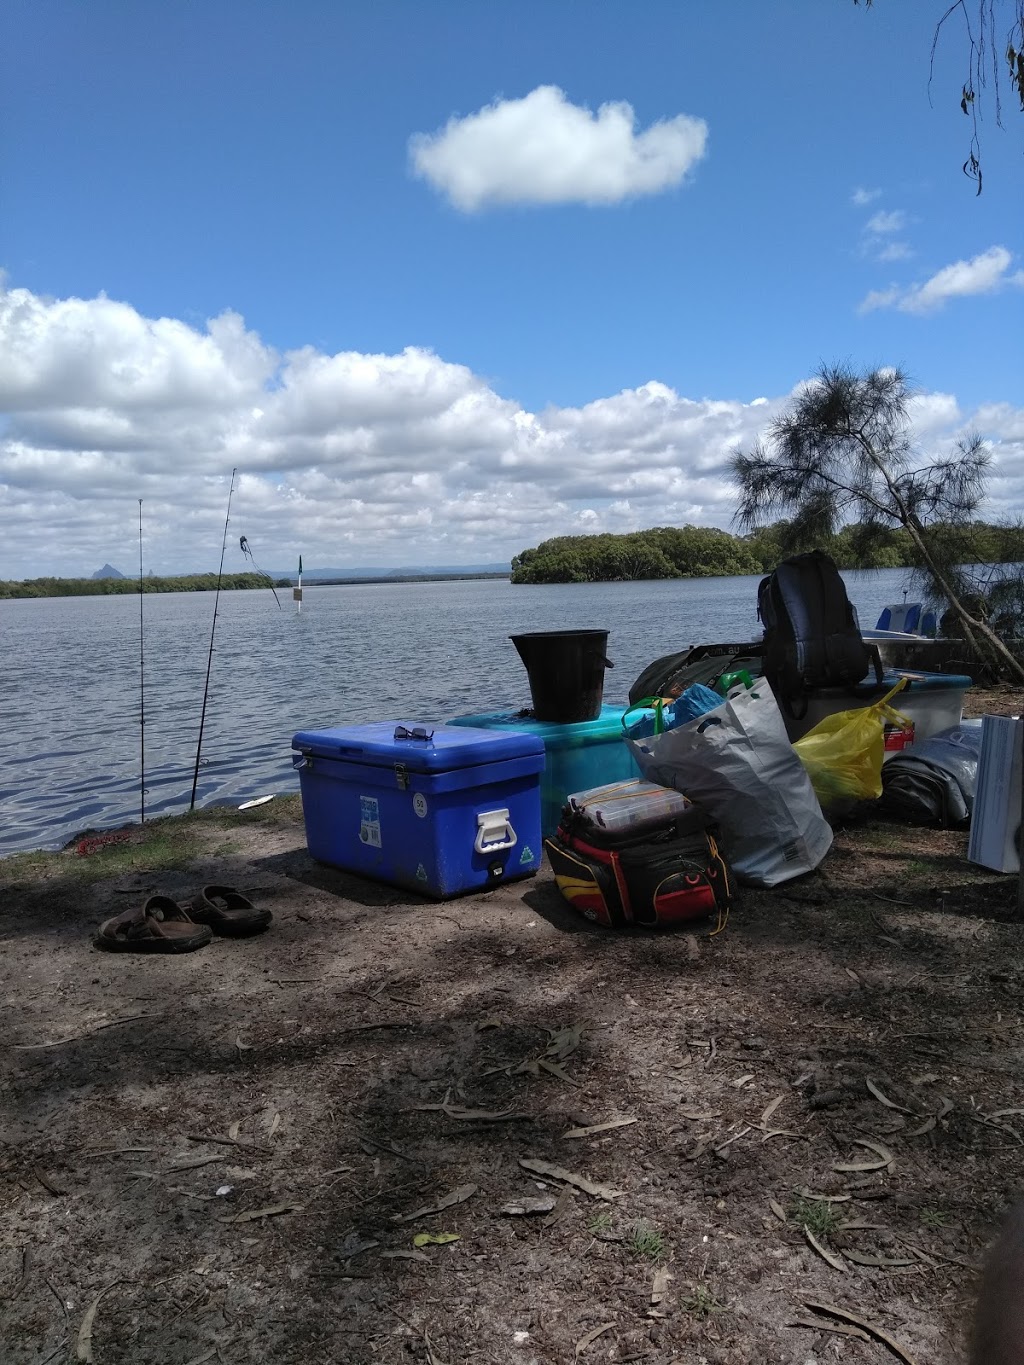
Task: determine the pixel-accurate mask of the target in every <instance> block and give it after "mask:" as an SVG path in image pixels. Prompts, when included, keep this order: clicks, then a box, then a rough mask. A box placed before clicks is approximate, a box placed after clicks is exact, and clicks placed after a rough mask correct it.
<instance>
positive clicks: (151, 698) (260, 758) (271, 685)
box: [0, 569, 908, 853]
mask: <svg viewBox="0 0 1024 1365" xmlns="http://www.w3.org/2000/svg"><path fill="white" fill-rule="evenodd" d="M843 577H844V578H845V579H846V582H847V587H848V589H849V592H850V597H851V599H852V600H853V602H854V604H855V605H856V607H857V609H858V613H859V615H860V620H861V623H862V624H863V625H864V626H865V627H867V626H873V625H874V623H875V621H876V620H877V618H878V613H879V612H880V610H881V608H882V607H883V606H884V605H885V603H887V602H898V601H901V600H902V590H903V588H904V587H905V586H908V577H907V575H906V574H905V573H904V571H902V570H893V569H887V570H880V571H865V572H858V573H845V574H844V575H843ZM757 584H758V579H757V578H709V579H677V580H671V581H664V582H653V583H594V584H573V585H551V586H543V587H512V585H511V584H510V583H508V582H506V581H502V580H483V581H472V582H454V583H411V584H408V583H402V584H397V583H396V584H366V585H355V586H343V587H342V586H339V587H329V588H328V587H324V588H315V587H314V588H309V587H307V589H306V591H305V601H304V602H303V607H302V612H301V614H300V613H297V612H296V610H295V606H294V604H293V603H292V602H291V601H290V600H287V599H288V594H286V592H279V596H280V598H281V609H280V610H279V609H278V607H277V605H276V604H275V602H274V598H273V595H272V594H271V593H270V592H269V591H268V592H230V593H222V594H221V598H220V608H219V615H218V619H217V629H216V638H215V648H214V655H213V668H212V673H211V680H210V692H209V700H208V704H207V714H206V726H205V731H204V735H203V747H202V765H201V767H200V771H199V786H198V790H197V797H196V800H197V804H200V805H206V804H209V803H211V802H228V801H230V802H241V801H244V800H246V799H247V798H249V797H253V796H261V795H265V794H268V793H270V792H275V793H285V792H294V791H297V790H298V778H297V776H296V775H295V774H294V773H293V771H292V767H291V750H290V744H291V737H292V735H293V734H294V733H295V732H296V731H297V730H302V729H319V728H322V727H325V726H329V725H339V724H346V723H354V722H360V721H368V720H379V719H392V718H395V719H407V720H417V721H424V722H429V723H432V724H436V723H439V722H441V721H443V720H445V719H447V718H449V717H451V716H457V715H465V714H467V713H470V712H474V711H487V710H497V709H498V708H507V709H510V710H511V709H515V708H518V707H521V706H526V705H528V704H529V700H530V694H529V686H528V683H527V678H526V671H525V669H524V668H523V666H522V664H521V663H520V661H519V656H518V655H517V654H516V652H515V649H514V648H513V646H512V644H511V643H510V641H509V639H508V636H509V635H510V634H513V633H518V632H520V631H527V630H558V629H563V630H568V629H586V628H598V629H602V630H608V631H609V632H610V634H609V639H608V654H609V657H610V658H611V659H612V660H613V661H614V664H615V668H614V671H612V672H609V674H608V675H607V677H606V683H605V698H606V700H610V701H615V700H618V699H620V698H623V699H624V698H625V697H626V694H627V693H628V691H629V688H630V685H631V684H632V682H633V680H634V678H635V677H636V676H637V674H638V673H639V672H640V670H641V669H642V668H644V667H645V666H646V665H647V664H648V663H650V662H651V661H652V660H653V659H655V658H657V657H658V656H659V655H661V654H667V653H669V652H671V651H672V650H675V649H683V648H685V647H687V646H688V645H691V644H697V643H702V642H704V643H708V642H712V641H719V640H737V641H741V640H753V639H757V638H759V636H760V628H759V626H758V623H757V619H756V610H755V605H756V598H757ZM213 603H214V595H213V594H212V593H154V594H152V595H149V596H147V597H146V598H145V601H144V609H145V628H144V641H143V643H144V647H145V659H146V667H145V721H146V725H145V742H146V789H147V791H146V814H147V816H150V815H158V814H161V813H165V812H170V811H181V810H185V809H187V807H188V803H189V797H190V794H191V790H192V770H193V765H194V763H195V753H196V741H197V737H198V732H199V718H200V712H201V708H202V697H203V683H204V679H205V675H206V664H207V656H208V650H209V642H210V631H211V626H212V622H213ZM139 641H140V632H139V599H138V597H131V596H126V597H73V598H70V597H66V598H42V599H35V600H32V599H29V600H24V601H12V602H0V642H2V652H0V697H2V703H0V717H2V724H0V812H2V817H3V818H2V820H0V853H12V852H15V851H17V850H19V849H30V848H58V847H60V846H62V845H63V844H64V843H66V842H67V841H68V840H69V839H70V838H71V837H72V836H73V835H74V834H76V833H78V832H79V831H81V830H82V829H85V828H87V827H90V828H103V827H112V826H116V825H118V824H120V823H123V822H124V821H126V820H131V819H138V815H139V774H140V752H139V749H140V746H139V728H140V727H139V716H140V704H139Z"/></svg>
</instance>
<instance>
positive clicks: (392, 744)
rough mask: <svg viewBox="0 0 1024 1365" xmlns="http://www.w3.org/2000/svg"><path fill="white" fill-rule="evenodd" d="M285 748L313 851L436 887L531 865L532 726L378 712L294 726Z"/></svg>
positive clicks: (538, 749) (463, 888)
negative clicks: (511, 729)
mask: <svg viewBox="0 0 1024 1365" xmlns="http://www.w3.org/2000/svg"><path fill="white" fill-rule="evenodd" d="M292 748H293V749H294V750H296V751H297V752H296V754H295V756H294V757H293V763H294V766H295V767H296V768H297V769H298V771H299V784H300V787H301V789H302V814H303V817H304V818H305V822H306V844H307V846H308V848H309V851H310V853H311V854H312V856H313V857H314V858H315V859H316V860H317V862H321V863H329V864H330V865H331V866H332V867H340V868H342V869H344V871H346V872H356V873H358V874H359V875H360V876H363V877H371V878H373V880H374V881H380V882H390V883H391V884H392V885H394V886H405V887H408V888H409V889H410V890H412V891H419V892H422V894H423V895H426V896H437V897H438V898H444V897H446V896H458V895H461V894H463V893H464V892H467V891H479V890H480V889H482V888H483V887H487V886H494V885H495V884H496V883H498V882H505V881H511V880H512V879H513V878H516V877H529V876H532V875H533V874H534V873H535V872H536V871H537V869H538V868H539V867H540V860H541V853H542V852H543V849H542V847H541V833H540V774H541V771H542V769H543V767H544V745H543V743H542V742H541V740H539V739H537V738H536V736H534V735H530V734H502V733H499V732H498V731H494V730H473V729H464V728H461V727H460V728H458V729H456V728H452V727H449V726H444V725H439V726H437V727H436V728H434V729H431V727H430V726H424V725H420V724H418V723H417V722H414V721H394V720H390V721H376V722H374V723H373V724H370V725H341V726H338V727H336V728H335V729H331V730H300V731H299V733H298V734H297V735H296V736H295V738H294V739H293V740H292Z"/></svg>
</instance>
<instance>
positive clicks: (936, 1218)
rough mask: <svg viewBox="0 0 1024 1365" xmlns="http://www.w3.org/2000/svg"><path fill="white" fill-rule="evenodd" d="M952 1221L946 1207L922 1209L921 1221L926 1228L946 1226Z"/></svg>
mask: <svg viewBox="0 0 1024 1365" xmlns="http://www.w3.org/2000/svg"><path fill="white" fill-rule="evenodd" d="M949 1221H950V1217H949V1214H948V1213H946V1211H945V1209H922V1210H921V1222H922V1223H923V1224H924V1225H925V1227H926V1228H944V1227H945V1226H946V1225H947V1224H948V1223H949Z"/></svg>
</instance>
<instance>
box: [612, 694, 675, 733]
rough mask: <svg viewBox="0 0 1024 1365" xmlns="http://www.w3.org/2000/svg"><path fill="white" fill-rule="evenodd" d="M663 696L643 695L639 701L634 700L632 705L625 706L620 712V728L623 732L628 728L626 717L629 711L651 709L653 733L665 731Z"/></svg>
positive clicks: (664, 700) (664, 699)
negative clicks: (652, 713)
mask: <svg viewBox="0 0 1024 1365" xmlns="http://www.w3.org/2000/svg"><path fill="white" fill-rule="evenodd" d="M665 705H666V698H665V697H643V698H641V700H640V701H635V702H634V703H633V705H632V706H627V707H626V709H625V711H623V713H622V729H623V732H624V733H625V731H626V730H628V728H629V727H628V726H627V725H626V717H627V716H628V715H629V713H630V712H631V711H651V710H653V712H654V733H655V734H656V735H663V734H664V733H665V714H664V712H665Z"/></svg>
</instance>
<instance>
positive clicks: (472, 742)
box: [292, 720, 544, 773]
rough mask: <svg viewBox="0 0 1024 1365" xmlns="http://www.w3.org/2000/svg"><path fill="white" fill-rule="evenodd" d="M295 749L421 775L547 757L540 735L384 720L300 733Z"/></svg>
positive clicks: (421, 722) (294, 745)
mask: <svg viewBox="0 0 1024 1365" xmlns="http://www.w3.org/2000/svg"><path fill="white" fill-rule="evenodd" d="M292 748H293V749H298V750H299V751H300V752H301V753H308V754H313V755H315V756H317V757H319V758H336V759H341V760H345V759H349V760H351V761H353V762H358V763H363V764H366V765H368V766H369V767H380V768H384V767H388V768H391V767H394V765H395V764H396V763H404V764H405V766H406V768H408V769H409V771H410V772H417V773H441V772H450V771H451V770H452V769H453V768H473V767H476V766H478V765H479V764H482V763H500V762H501V760H502V759H506V758H524V757H526V756H528V755H534V754H536V755H543V753H544V744H543V741H542V740H540V739H538V737H537V736H536V735H532V734H525V733H522V732H510V731H507V730H476V729H472V728H469V727H467V726H464V725H426V724H424V722H423V721H419V720H379V721H371V722H370V723H369V724H367V725H337V726H335V727H333V728H332V729H330V730H300V731H299V732H298V734H297V735H295V737H294V738H293V739H292Z"/></svg>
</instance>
